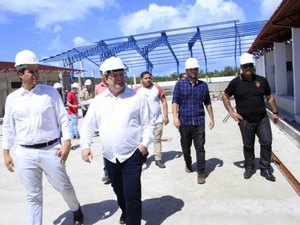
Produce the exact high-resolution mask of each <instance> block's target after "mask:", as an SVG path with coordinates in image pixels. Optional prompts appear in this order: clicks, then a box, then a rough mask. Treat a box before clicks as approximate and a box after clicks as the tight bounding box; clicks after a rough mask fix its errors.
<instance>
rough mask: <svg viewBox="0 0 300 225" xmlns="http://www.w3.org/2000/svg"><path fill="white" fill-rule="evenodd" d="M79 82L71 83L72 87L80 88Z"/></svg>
mask: <svg viewBox="0 0 300 225" xmlns="http://www.w3.org/2000/svg"><path fill="white" fill-rule="evenodd" d="M79 87H80V86H79V84H78V83H77V82H74V83H73V84H71V88H77V89H79Z"/></svg>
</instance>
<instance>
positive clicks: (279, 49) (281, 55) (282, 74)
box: [274, 42, 287, 96]
mask: <svg viewBox="0 0 300 225" xmlns="http://www.w3.org/2000/svg"><path fill="white" fill-rule="evenodd" d="M274 64H275V87H276V95H277V96H281V95H286V94H287V71H286V49H285V43H284V42H283V43H274Z"/></svg>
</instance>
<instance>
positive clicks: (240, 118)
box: [230, 111, 243, 121]
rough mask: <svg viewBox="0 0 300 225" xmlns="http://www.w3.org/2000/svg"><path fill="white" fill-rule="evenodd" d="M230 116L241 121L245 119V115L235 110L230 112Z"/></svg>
mask: <svg viewBox="0 0 300 225" xmlns="http://www.w3.org/2000/svg"><path fill="white" fill-rule="evenodd" d="M230 116H231V117H232V119H234V120H235V121H241V120H243V117H242V116H241V115H240V114H238V113H237V112H235V111H232V112H231V113H230Z"/></svg>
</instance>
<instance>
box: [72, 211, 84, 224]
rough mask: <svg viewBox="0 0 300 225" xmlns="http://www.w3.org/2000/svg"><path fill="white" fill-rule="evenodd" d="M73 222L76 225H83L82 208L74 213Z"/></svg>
mask: <svg viewBox="0 0 300 225" xmlns="http://www.w3.org/2000/svg"><path fill="white" fill-rule="evenodd" d="M73 221H74V225H81V224H83V213H82V211H81V207H80V206H79V209H78V210H77V211H73Z"/></svg>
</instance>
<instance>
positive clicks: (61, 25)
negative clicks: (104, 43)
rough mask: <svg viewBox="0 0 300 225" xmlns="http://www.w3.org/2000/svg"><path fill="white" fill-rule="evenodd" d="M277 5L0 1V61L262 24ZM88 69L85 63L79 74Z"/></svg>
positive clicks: (227, 0)
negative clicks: (184, 30) (173, 32)
mask: <svg viewBox="0 0 300 225" xmlns="http://www.w3.org/2000/svg"><path fill="white" fill-rule="evenodd" d="M280 3H281V0H160V1H158V0H131V1H130V0H26V1H24V0H1V1H0V29H1V34H0V61H12V62H13V61H14V59H15V55H16V53H17V52H19V51H21V50H23V49H29V50H31V51H33V52H35V53H36V54H37V56H38V58H39V59H43V58H47V57H49V56H53V55H56V54H59V53H62V52H65V51H67V50H69V49H72V48H74V47H78V46H84V45H87V44H91V43H94V42H96V41H99V40H103V39H109V38H114V37H121V36H124V35H134V34H140V33H145V32H151V31H160V30H167V29H173V28H180V27H188V26H195V25H202V24H209V23H216V22H223V21H230V20H239V22H240V23H246V22H253V21H261V20H267V19H269V18H270V16H271V15H272V14H273V12H274V11H275V10H276V9H277V7H278V6H279V4H280ZM75 67H77V68H79V66H78V65H77V66H75ZM91 68H92V66H91V65H89V64H87V65H86V68H84V69H86V70H90V69H91ZM139 69H140V70H142V69H143V68H139ZM174 70H175V69H174ZM87 73H89V72H87ZM86 76H88V75H86Z"/></svg>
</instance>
